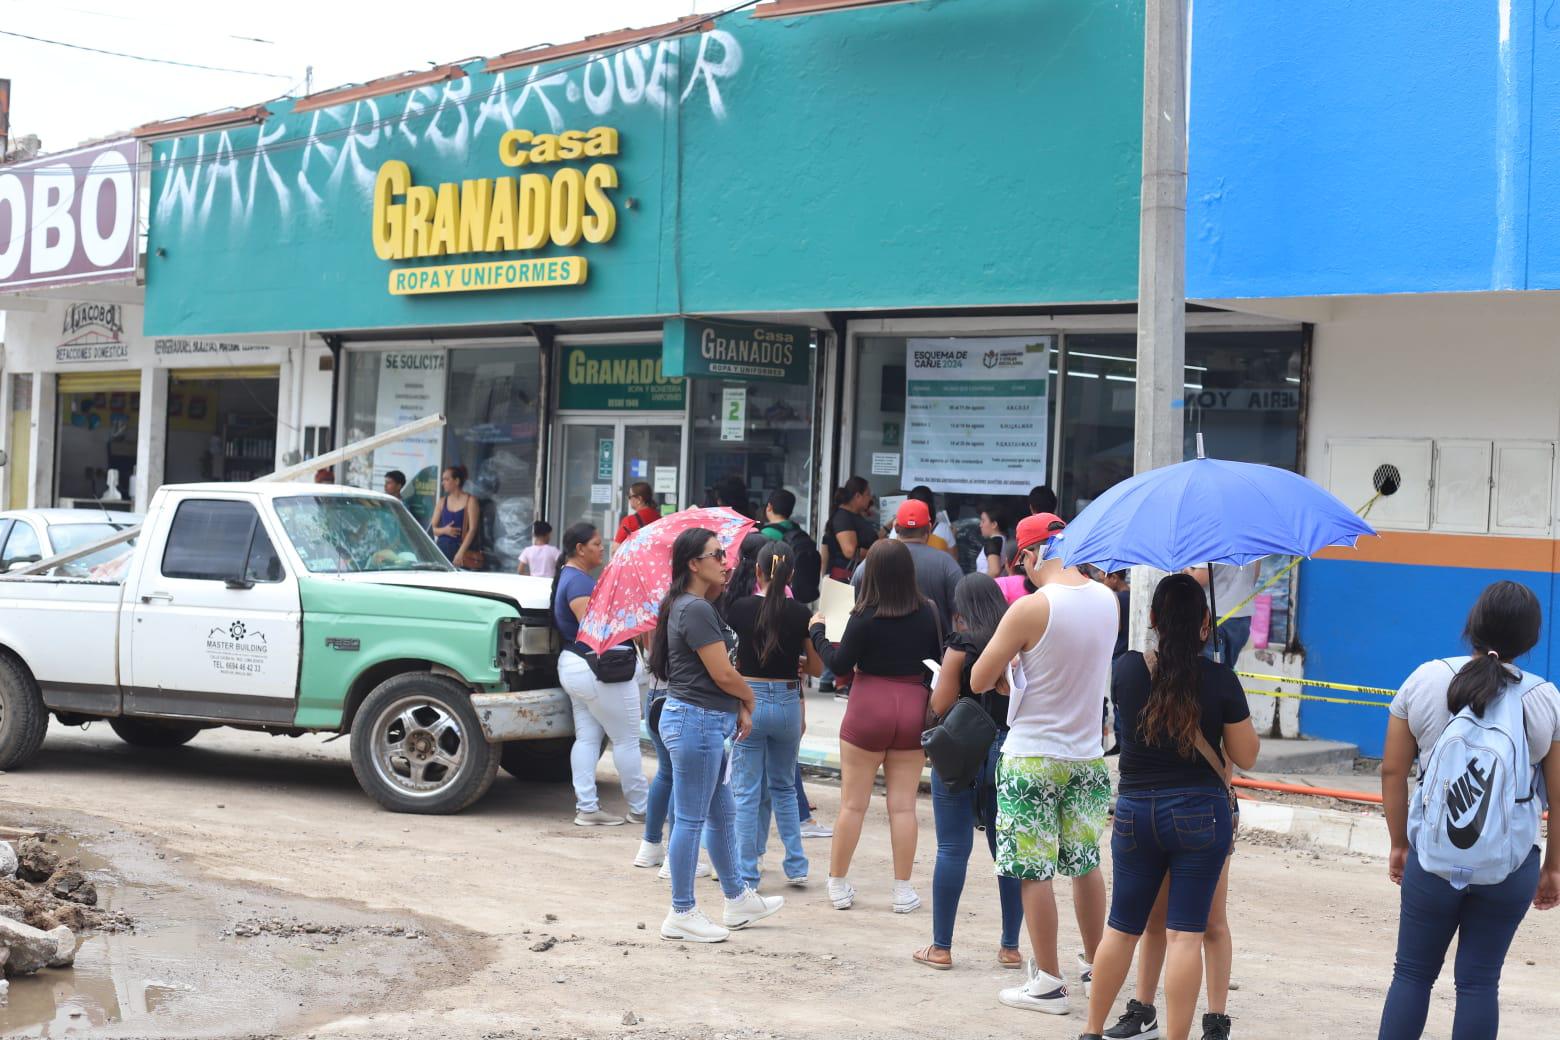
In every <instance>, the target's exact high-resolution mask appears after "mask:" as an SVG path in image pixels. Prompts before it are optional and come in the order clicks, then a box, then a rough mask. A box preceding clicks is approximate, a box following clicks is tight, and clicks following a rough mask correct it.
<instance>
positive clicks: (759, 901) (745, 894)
mask: <svg viewBox="0 0 1560 1040" xmlns="http://www.w3.org/2000/svg"><path fill="white" fill-rule="evenodd" d="M784 905H785V899H784V898H783V897H782V896H761V895H759V894H758V889H756V888H745V889H743V890H742V894H741V895H740V896H738V897H737V898H735V899H728V900H726V914H725V916H724V918H722V920H724V922H725V924H726V927H727V928H732V929H736V928H746V927H747V926H748V925H750V924H752V923H754V922H755V921H762V920H763V919H764V918H766V917H770V916H772V915H774V914H777V913H779V912H780V908H781V907H782V906H784Z"/></svg>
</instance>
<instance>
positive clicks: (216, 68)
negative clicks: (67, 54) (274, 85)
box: [0, 29, 292, 79]
mask: <svg viewBox="0 0 1560 1040" xmlns="http://www.w3.org/2000/svg"><path fill="white" fill-rule="evenodd" d="M0 36H14V37H16V38H17V39H19V40H31V41H32V42H33V43H46V44H49V45H50V46H52V47H69V48H70V49H71V50H73V51H87V52H89V53H91V54H107V55H108V56H109V57H113V58H129V59H130V60H132V61H145V62H150V63H152V64H154V65H177V66H178V67H179V68H181V69H200V70H201V71H203V72H229V73H232V74H233V75H235V76H259V77H261V78H262V79H291V78H292V75H291V73H280V72H255V71H253V70H250V69H229V68H223V67H222V66H220V65H197V64H195V63H194V62H189V61H175V60H173V59H172V58H148V57H147V56H146V55H144V54H128V53H126V52H125V51H109V50H104V49H103V48H101V47H88V46H86V45H85V44H80V43H67V42H65V41H64V40H46V39H44V38H43V37H42V36H28V35H27V34H26V33H19V32H12V31H11V30H9V29H0Z"/></svg>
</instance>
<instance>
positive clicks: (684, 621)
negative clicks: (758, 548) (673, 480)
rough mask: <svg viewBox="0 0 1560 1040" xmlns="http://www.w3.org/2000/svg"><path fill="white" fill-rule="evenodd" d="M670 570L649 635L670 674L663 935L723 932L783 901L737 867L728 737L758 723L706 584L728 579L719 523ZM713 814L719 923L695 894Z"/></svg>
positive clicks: (708, 938) (731, 638)
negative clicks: (722, 900) (668, 899)
mask: <svg viewBox="0 0 1560 1040" xmlns="http://www.w3.org/2000/svg"><path fill="white" fill-rule="evenodd" d="M671 567H672V580H671V585H670V587H669V588H668V589H667V592H666V596H665V598H664V599H663V600H662V601H661V609H660V612H659V614H658V616H657V619H656V628H655V638H654V640H653V641H652V642H651V644H650V672H651V674H653V675H654V676H655V677H656V678H657V679H660V680H661V681H663V682H665V683H666V689H667V696H666V705H665V706H664V707H663V708H662V709H661V724H660V732H661V739H662V740H663V741H665V742H666V750H667V751H668V753H670V755H671V760H672V817H673V818H672V840H671V845H670V848H668V850H667V861H668V863H670V865H671V875H672V908H671V911H670V912H669V913H667V915H666V919H665V920H664V921H662V922H661V938H663V939H674V940H682V941H686V942H706V943H715V942H724V941H725V940H726V938H727V937H728V935H729V934H730V929H733V928H745V927H746V926H748V925H750V924H752V923H754V922H755V921H761V920H763V919H764V918H766V917H769V916H770V915H771V914H774V913H775V912H776V911H778V910H779V909H780V907H781V906H782V905H784V902H785V901H784V900H783V899H780V898H779V897H772V898H765V897H763V896H760V895H759V894H758V893H757V892H756V891H755V890H753V889H752V888H748V887H746V886H744V885H743V884H742V883H741V881H740V879H739V878H738V875H737V871H736V858H737V848H736V827H735V822H736V821H735V816H736V812H735V809H734V807H733V805H732V800H731V787H730V785H729V784H728V783H727V782H726V777H727V776H729V772H728V769H727V765H726V741H727V740H728V739H730V738H731V737H732V736H733V735H735V736H736V737H737V739H739V740H740V739H743V738H745V737H746V736H747V735H748V733H749V732H750V731H751V730H752V727H753V691H752V690H751V689H749V687H748V684H747V683H745V682H743V680H742V676H741V675H740V674H739V673H738V672H737V669H736V667H735V666H734V665H733V664H732V652H733V650H735V648H736V636H735V635H734V634H733V633H732V631H731V629H729V628H727V627H726V625H725V624H724V623H723V622H722V621H721V620H720V615H719V614H717V613H716V612H715V608H714V606H712V605H711V604H710V602H709V599H708V593H709V592H710V591H711V589H713V588H718V587H719V586H720V585H722V584H724V583H725V575H726V553H725V551H724V550H723V549H722V548H721V545H720V539H718V538H716V537H715V534H714V532H712V531H708V530H705V529H703V528H697V527H696V528H690V529H688V530H686V531H684V532H682V533H681V534H679V535H678V536H677V539H676V541H674V542H673V543H672V563H671ZM706 822H708V824H709V828H710V841H709V850H710V859H711V860H712V861H713V862H714V864H715V870H716V872H717V873H719V875H720V886H721V890H722V892H723V893H724V894H725V897H726V906H725V913H724V915H723V917H722V922H723V925H722V924H716V923H715V922H713V921H711V920H710V919H709V918H708V917H706V916H705V915H704V913H703V912H702V911H700V910H699V908H698V906H697V905H696V904H695V902H694V896H693V879H694V869H695V865H696V864H697V863H698V859H699V833H700V831H702V830H703V829H704V826H705V823H706Z"/></svg>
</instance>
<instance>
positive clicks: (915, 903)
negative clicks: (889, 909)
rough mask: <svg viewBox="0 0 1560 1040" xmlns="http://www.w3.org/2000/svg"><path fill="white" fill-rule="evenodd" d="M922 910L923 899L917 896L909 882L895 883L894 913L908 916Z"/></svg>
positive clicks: (896, 881) (897, 881)
mask: <svg viewBox="0 0 1560 1040" xmlns="http://www.w3.org/2000/svg"><path fill="white" fill-rule="evenodd" d="M920 908H921V897H920V896H918V895H916V894H915V889H913V888H911V887H910V882H908V881H899V880H897V879H896V880H895V881H894V913H896V914H908V913H910V912H911V911H913V910H919V909H920Z"/></svg>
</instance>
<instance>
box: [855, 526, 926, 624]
mask: <svg viewBox="0 0 1560 1040" xmlns="http://www.w3.org/2000/svg"><path fill="white" fill-rule="evenodd" d="M862 570H863V573H862V575H861V589H860V590H859V591H858V592H857V593H856V605H855V606H854V607H852V608H851V613H852V614H861V613H864V612H865V611H867V610H869V609H876V611H877V616H878V617H880V618H901V617H909V616H910V615H911V614H914V613H915V612H916V611H917V610H920V609H921V604H922V603H925V602H926V600H925V598H923V597H922V595H921V589H920V587H919V586H918V585H916V583H915V558H914V557H913V556H911V555H910V550H909V549H906V548H905V543H903V542H901V541H897V540H895V539H891V538H880V539H878V540H877V541H876V542H873V543H872V548H870V549H868V550H867V562H866V563H864V564H862Z"/></svg>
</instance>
